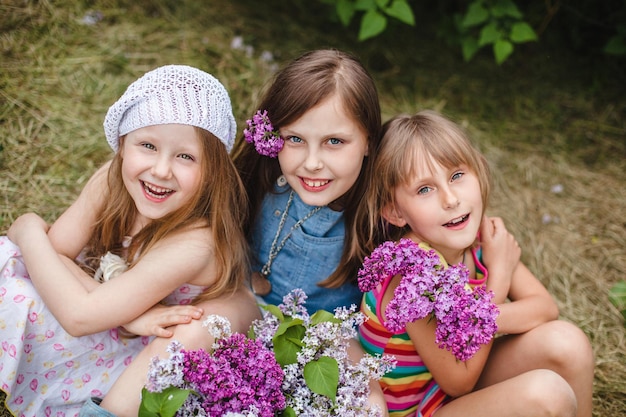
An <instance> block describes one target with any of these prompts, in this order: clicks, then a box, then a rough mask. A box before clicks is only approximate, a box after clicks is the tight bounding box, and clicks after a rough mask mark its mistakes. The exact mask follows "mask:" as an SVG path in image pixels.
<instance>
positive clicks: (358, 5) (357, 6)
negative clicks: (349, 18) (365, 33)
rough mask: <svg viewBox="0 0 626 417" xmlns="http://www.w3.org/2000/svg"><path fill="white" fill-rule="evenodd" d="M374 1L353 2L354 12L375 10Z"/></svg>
mask: <svg viewBox="0 0 626 417" xmlns="http://www.w3.org/2000/svg"><path fill="white" fill-rule="evenodd" d="M376 9H377V7H376V0H357V1H355V2H354V10H361V11H363V12H366V11H368V10H376Z"/></svg>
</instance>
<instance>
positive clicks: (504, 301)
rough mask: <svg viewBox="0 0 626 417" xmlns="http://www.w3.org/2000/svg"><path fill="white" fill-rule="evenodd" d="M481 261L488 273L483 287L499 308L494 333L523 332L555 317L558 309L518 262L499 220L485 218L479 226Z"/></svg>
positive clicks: (511, 238)
mask: <svg viewBox="0 0 626 417" xmlns="http://www.w3.org/2000/svg"><path fill="white" fill-rule="evenodd" d="M481 238H482V245H483V260H484V262H485V265H486V266H487V268H488V270H489V279H488V281H487V288H488V289H490V290H492V291H493V292H494V293H495V300H494V301H495V302H496V303H497V304H498V308H499V309H500V315H499V316H498V320H497V323H498V332H499V333H505V334H519V333H524V332H527V331H528V330H531V329H533V328H535V327H536V326H538V325H539V324H541V323H545V322H546V321H549V320H555V319H556V318H557V317H558V314H559V312H558V307H557V305H556V303H555V302H554V299H553V298H552V296H551V295H550V294H549V293H548V291H547V289H546V288H545V287H544V286H543V285H542V284H541V282H539V280H537V278H536V277H535V276H534V275H533V273H532V272H531V271H530V270H529V269H528V268H527V267H526V266H525V265H524V264H523V263H522V262H520V261H519V257H520V255H521V250H520V248H519V245H518V244H517V242H516V241H515V238H514V236H513V235H511V234H510V233H509V232H508V231H507V230H506V228H505V226H504V223H503V222H502V219H500V218H497V217H492V218H485V219H484V221H483V225H482V227H481Z"/></svg>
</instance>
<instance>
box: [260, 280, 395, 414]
mask: <svg viewBox="0 0 626 417" xmlns="http://www.w3.org/2000/svg"><path fill="white" fill-rule="evenodd" d="M306 298H307V297H306V294H305V293H304V291H302V290H301V289H295V290H293V291H292V292H291V293H289V294H287V295H286V296H285V297H284V298H283V303H282V304H280V305H278V306H275V305H267V306H263V308H264V309H265V312H264V316H263V319H261V320H256V321H255V322H254V323H253V324H252V326H251V328H250V332H249V336H250V337H253V338H255V339H256V340H257V341H260V342H261V343H262V344H263V345H264V346H265V347H267V348H268V349H273V351H274V354H275V355H276V360H277V361H278V362H279V363H280V364H281V366H282V368H283V371H284V373H285V379H284V381H283V383H282V389H283V393H284V394H285V397H286V398H285V399H286V409H285V410H284V411H283V413H282V414H281V416H283V417H285V416H310V417H324V416H368V417H369V416H379V415H380V414H381V410H379V409H378V408H377V407H375V406H371V407H370V406H369V405H368V403H367V399H368V396H369V393H370V392H369V382H370V380H372V379H380V378H381V377H382V376H383V375H384V374H385V373H387V372H388V371H390V370H391V369H393V367H394V366H395V360H394V358H392V357H389V356H382V357H375V356H371V355H367V354H365V355H364V356H363V357H362V358H361V359H360V361H359V362H355V363H353V362H351V361H350V360H349V358H348V352H347V350H348V344H349V343H350V341H352V343H358V342H357V341H356V335H357V332H356V328H357V326H358V325H360V324H361V323H363V320H365V315H363V314H362V313H361V312H359V311H356V306H355V305H352V306H351V307H350V308H338V309H336V310H335V312H334V314H332V313H330V312H328V311H325V310H319V311H317V312H316V313H314V314H313V315H311V316H310V315H309V314H308V312H307V310H306V308H305V306H304V305H305V301H306Z"/></svg>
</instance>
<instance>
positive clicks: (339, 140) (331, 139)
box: [328, 138, 343, 145]
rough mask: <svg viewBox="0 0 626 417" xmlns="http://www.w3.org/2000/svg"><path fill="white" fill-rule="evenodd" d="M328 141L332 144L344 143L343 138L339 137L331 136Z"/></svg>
mask: <svg viewBox="0 0 626 417" xmlns="http://www.w3.org/2000/svg"><path fill="white" fill-rule="evenodd" d="M328 143H330V144H331V145H339V144H341V143H343V141H342V140H341V139H337V138H330V139H328Z"/></svg>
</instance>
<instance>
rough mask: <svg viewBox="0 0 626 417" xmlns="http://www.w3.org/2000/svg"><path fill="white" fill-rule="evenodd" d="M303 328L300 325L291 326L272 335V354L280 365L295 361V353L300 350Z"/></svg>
mask: <svg viewBox="0 0 626 417" xmlns="http://www.w3.org/2000/svg"><path fill="white" fill-rule="evenodd" d="M304 333H305V328H304V326H302V325H298V326H291V327H288V328H287V329H285V331H284V332H283V333H282V334H280V335H274V338H273V339H272V342H273V343H274V356H276V362H278V363H279V364H280V365H281V366H285V365H289V364H290V363H296V361H297V355H298V352H300V350H302V337H303V336H304Z"/></svg>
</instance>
